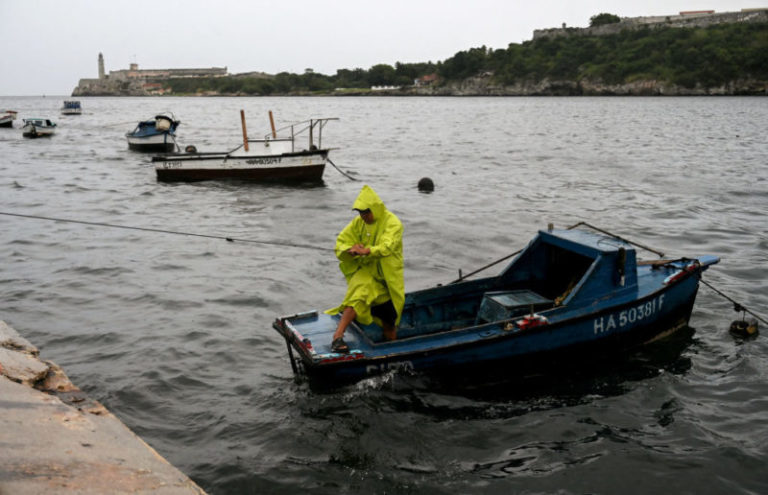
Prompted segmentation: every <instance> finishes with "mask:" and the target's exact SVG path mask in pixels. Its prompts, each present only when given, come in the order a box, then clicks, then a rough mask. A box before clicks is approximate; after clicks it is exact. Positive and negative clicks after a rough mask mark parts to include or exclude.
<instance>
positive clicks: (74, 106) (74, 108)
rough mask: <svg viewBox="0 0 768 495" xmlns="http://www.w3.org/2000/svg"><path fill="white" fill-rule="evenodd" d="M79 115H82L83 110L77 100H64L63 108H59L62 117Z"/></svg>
mask: <svg viewBox="0 0 768 495" xmlns="http://www.w3.org/2000/svg"><path fill="white" fill-rule="evenodd" d="M81 113H83V108H82V107H81V106H80V102H79V101H77V100H65V101H64V106H63V107H61V114H62V115H80V114H81Z"/></svg>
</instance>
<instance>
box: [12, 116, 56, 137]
mask: <svg viewBox="0 0 768 495" xmlns="http://www.w3.org/2000/svg"><path fill="white" fill-rule="evenodd" d="M22 120H23V121H24V127H22V128H21V133H22V135H23V136H24V137H29V138H38V137H49V136H53V134H54V133H55V132H56V123H55V122H52V121H51V119H40V118H31V119H22Z"/></svg>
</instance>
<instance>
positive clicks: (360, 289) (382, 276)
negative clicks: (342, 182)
mask: <svg viewBox="0 0 768 495" xmlns="http://www.w3.org/2000/svg"><path fill="white" fill-rule="evenodd" d="M352 208H353V209H356V210H367V209H370V210H371V212H372V213H373V219H374V221H373V223H372V224H371V225H368V224H367V223H365V222H364V221H363V219H362V218H360V217H359V216H357V217H355V218H353V219H352V221H351V222H349V224H348V225H347V226H346V227H344V230H342V231H341V233H340V234H339V236H338V237H337V238H336V257H337V258H338V259H339V268H340V269H341V273H343V274H344V277H345V278H346V279H347V293H346V295H345V296H344V301H343V302H342V303H341V305H340V306H338V307H336V308H333V309H329V310H328V311H326V313H328V314H337V313H340V312H342V311H344V308H345V307H347V306H351V307H353V308H354V309H355V312H356V313H357V318H356V320H357V321H358V322H360V323H361V324H363V325H369V324H370V323H372V322H374V321H375V322H376V323H377V324H378V325H381V321H378V318H376V317H374V316H372V315H371V306H376V305H379V304H383V303H385V302H387V301H388V300H390V299H391V300H392V305H393V306H394V307H395V311H397V321H396V324H399V323H400V316H401V314H402V312H403V305H404V304H405V282H404V281H403V224H402V223H401V222H400V219H398V218H397V216H395V214H394V213H392V212H390V211H389V210H387V208H386V206H384V203H383V202H382V201H381V198H379V195H378V194H376V192H375V191H374V190H373V189H371V188H370V187H369V186H363V189H362V190H361V191H360V194H359V195H358V196H357V199H356V200H355V203H354V205H353V206H352ZM355 244H362V245H364V246H365V247H367V248H369V249H370V250H371V254H369V255H368V256H354V255H351V254H349V253H347V250H348V249H349V248H351V247H352V246H353V245H355Z"/></svg>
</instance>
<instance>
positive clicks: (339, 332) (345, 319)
mask: <svg viewBox="0 0 768 495" xmlns="http://www.w3.org/2000/svg"><path fill="white" fill-rule="evenodd" d="M355 317H357V312H356V311H355V308H353V307H352V306H347V307H346V308H344V311H343V312H342V313H341V319H340V320H339V326H338V327H336V332H335V333H334V334H333V340H336V339H340V338H342V337H343V336H344V331H345V330H346V329H347V327H348V326H349V324H350V323H352V320H354V319H355Z"/></svg>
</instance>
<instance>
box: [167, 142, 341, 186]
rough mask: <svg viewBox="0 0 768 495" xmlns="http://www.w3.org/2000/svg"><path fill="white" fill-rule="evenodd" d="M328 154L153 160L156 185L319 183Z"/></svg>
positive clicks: (185, 156)
mask: <svg viewBox="0 0 768 495" xmlns="http://www.w3.org/2000/svg"><path fill="white" fill-rule="evenodd" d="M327 157H328V150H317V151H303V152H296V153H283V154H279V155H244V156H234V155H228V154H216V153H211V154H202V153H200V154H187V153H185V154H176V155H169V156H157V157H154V158H153V159H152V161H153V162H155V171H156V173H157V179H158V180H160V181H204V180H228V179H231V180H248V181H259V182H270V181H275V182H284V181H291V182H319V181H321V180H322V177H323V172H324V170H325V164H326V161H327Z"/></svg>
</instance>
